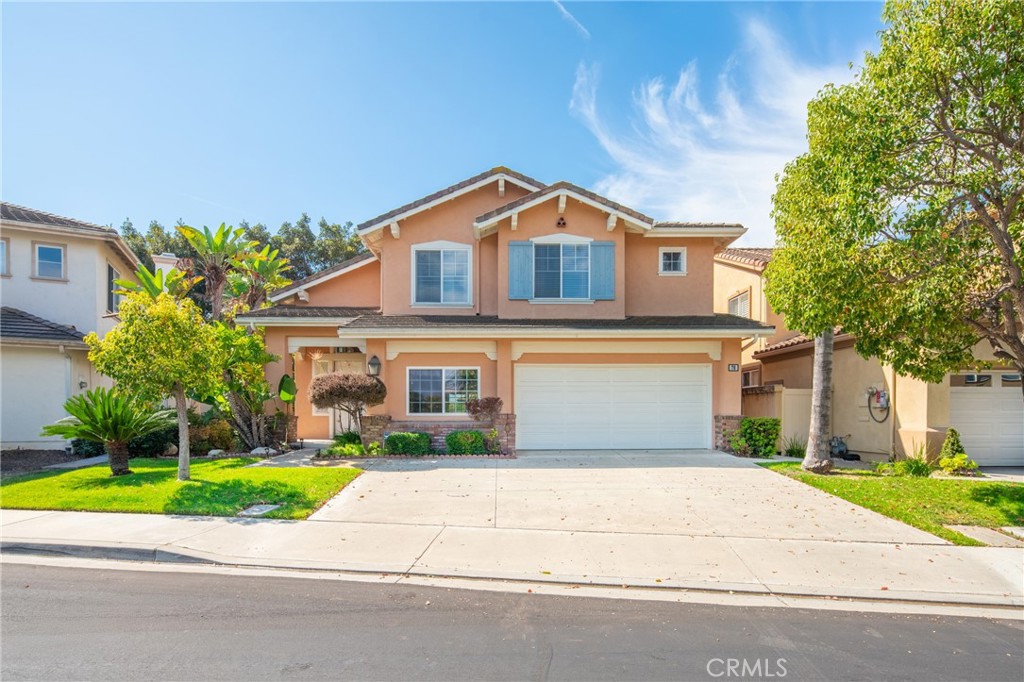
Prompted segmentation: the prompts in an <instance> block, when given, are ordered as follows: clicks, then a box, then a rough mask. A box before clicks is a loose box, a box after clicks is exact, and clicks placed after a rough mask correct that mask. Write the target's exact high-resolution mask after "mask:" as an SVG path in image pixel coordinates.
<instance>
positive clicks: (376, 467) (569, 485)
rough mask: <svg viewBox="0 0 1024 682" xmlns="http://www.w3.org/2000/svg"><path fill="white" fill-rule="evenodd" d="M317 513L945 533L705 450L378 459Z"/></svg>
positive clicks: (637, 527)
mask: <svg viewBox="0 0 1024 682" xmlns="http://www.w3.org/2000/svg"><path fill="white" fill-rule="evenodd" d="M310 518H311V520H319V521H346V522H356V523H387V524H409V525H430V526H455V527H467V528H498V529H517V530H544V531H573V532H589V533H628V534H649V535H658V536H666V535H667V536H693V537H722V538H757V539H779V540H840V541H846V542H885V543H909V544H946V542H945V541H944V540H942V539H940V538H938V537H935V536H933V535H931V534H929V533H925V532H923V531H920V530H917V529H916V528H912V527H910V526H907V525H905V524H903V523H900V522H898V521H894V520H892V519H889V518H886V517H884V516H882V515H880V514H876V513H875V512H872V511H868V510H867V509H864V508H862V507H858V506H856V505H853V504H850V503H849V502H846V501H844V500H842V499H840V498H838V497H834V496H832V495H829V494H827V493H824V492H821V491H819V490H816V489H814V488H811V487H810V486H807V485H804V484H803V483H800V482H798V481H794V480H792V479H789V478H786V477H785V476H781V475H779V474H777V473H774V472H772V471H769V470H767V469H764V468H762V467H759V466H757V465H755V464H754V463H752V462H750V461H747V460H743V459H739V458H736V457H733V456H731V455H726V454H723V453H721V452H715V451H708V450H687V451H677V452H671V451H614V452H586V451H574V452H566V451H559V452H530V453H525V454H521V455H520V456H519V458H517V459H465V460H458V459H434V460H431V459H426V460H422V461H416V460H377V461H372V462H367V463H366V472H365V473H364V474H363V475H362V476H361V477H359V478H358V479H357V480H356V481H355V482H354V483H352V484H351V485H349V486H348V487H347V488H346V489H345V490H343V491H342V492H341V493H340V494H339V495H338V496H337V497H335V498H334V499H333V500H331V501H330V502H328V503H327V505H325V506H324V507H323V508H322V509H320V510H319V511H317V512H316V513H315V514H313V516H312V517H310Z"/></svg>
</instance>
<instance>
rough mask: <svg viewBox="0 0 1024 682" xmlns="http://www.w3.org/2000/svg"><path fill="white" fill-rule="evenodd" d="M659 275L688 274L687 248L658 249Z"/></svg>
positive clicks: (666, 247)
mask: <svg viewBox="0 0 1024 682" xmlns="http://www.w3.org/2000/svg"><path fill="white" fill-rule="evenodd" d="M658 274H659V275H685V274H686V247H685V246H662V247H661V248H659V249H658Z"/></svg>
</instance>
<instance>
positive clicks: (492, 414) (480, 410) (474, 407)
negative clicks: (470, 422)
mask: <svg viewBox="0 0 1024 682" xmlns="http://www.w3.org/2000/svg"><path fill="white" fill-rule="evenodd" d="M502 405H503V403H502V400H501V398H494V397H491V398H474V399H473V400H467V401H466V412H468V413H469V416H470V417H472V418H473V419H474V420H476V421H478V422H490V423H492V424H493V423H494V420H495V419H496V418H497V417H498V415H499V414H501V407H502Z"/></svg>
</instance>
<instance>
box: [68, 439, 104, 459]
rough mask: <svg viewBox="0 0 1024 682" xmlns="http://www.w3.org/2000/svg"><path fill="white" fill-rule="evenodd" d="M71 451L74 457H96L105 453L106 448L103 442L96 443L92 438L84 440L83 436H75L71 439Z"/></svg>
mask: <svg viewBox="0 0 1024 682" xmlns="http://www.w3.org/2000/svg"><path fill="white" fill-rule="evenodd" d="M71 452H72V453H73V454H74V455H75V456H76V457H82V458H83V459H84V458H86V457H98V456H100V455H105V454H107V449H106V448H105V447H103V443H97V442H96V441H93V440H85V439H84V438H75V439H74V440H73V441H71Z"/></svg>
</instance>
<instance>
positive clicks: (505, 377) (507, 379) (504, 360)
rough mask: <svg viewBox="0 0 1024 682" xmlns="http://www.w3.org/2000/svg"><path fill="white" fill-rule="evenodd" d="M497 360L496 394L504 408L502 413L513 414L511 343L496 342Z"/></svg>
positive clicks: (506, 340)
mask: <svg viewBox="0 0 1024 682" xmlns="http://www.w3.org/2000/svg"><path fill="white" fill-rule="evenodd" d="M496 344H497V352H498V359H497V362H496V363H495V366H496V369H497V382H496V387H495V388H496V392H497V394H498V397H499V398H501V401H502V403H504V407H503V408H502V411H503V412H506V413H510V412H513V405H512V341H510V340H509V339H499V340H498V341H497V342H496Z"/></svg>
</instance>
